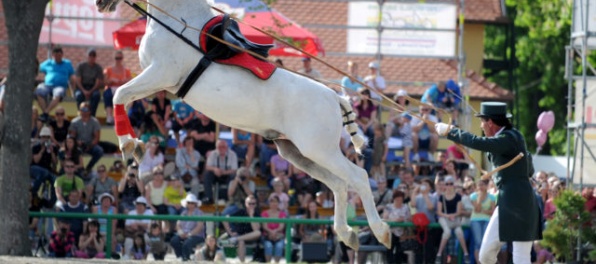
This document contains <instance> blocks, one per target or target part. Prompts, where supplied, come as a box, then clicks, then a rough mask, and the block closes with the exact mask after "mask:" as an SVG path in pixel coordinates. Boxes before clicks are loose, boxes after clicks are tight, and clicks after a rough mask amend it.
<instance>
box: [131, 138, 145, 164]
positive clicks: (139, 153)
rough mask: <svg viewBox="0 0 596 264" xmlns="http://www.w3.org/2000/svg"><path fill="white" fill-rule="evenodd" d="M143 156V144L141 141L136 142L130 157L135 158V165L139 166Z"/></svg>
mask: <svg viewBox="0 0 596 264" xmlns="http://www.w3.org/2000/svg"><path fill="white" fill-rule="evenodd" d="M144 155H145V143H143V141H140V140H136V144H135V148H134V152H133V153H132V156H133V157H135V160H136V161H137V163H139V164H141V162H142V161H143V156H144Z"/></svg>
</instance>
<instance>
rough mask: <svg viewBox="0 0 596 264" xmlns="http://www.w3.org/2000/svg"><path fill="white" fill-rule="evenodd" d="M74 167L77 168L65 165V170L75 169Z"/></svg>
mask: <svg viewBox="0 0 596 264" xmlns="http://www.w3.org/2000/svg"><path fill="white" fill-rule="evenodd" d="M74 167H75V166H74V165H65V166H64V168H66V169H72V168H74Z"/></svg>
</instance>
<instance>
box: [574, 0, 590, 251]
mask: <svg viewBox="0 0 596 264" xmlns="http://www.w3.org/2000/svg"><path fill="white" fill-rule="evenodd" d="M580 3H581V4H582V5H581V7H580V12H581V15H582V20H583V21H582V23H583V27H582V30H583V31H584V34H583V37H582V86H583V87H582V109H581V111H582V114H581V127H580V134H581V139H580V140H582V141H583V139H584V136H585V132H586V123H585V122H586V120H585V117H586V87H587V86H588V79H587V72H586V65H587V64H588V61H587V60H588V59H587V56H586V53H587V52H588V21H589V20H588V17H589V15H588V12H589V10H590V1H588V0H585V7H584V1H580ZM584 11H585V14H584ZM584 146H585V144H581V147H580V148H581V151H580V155H579V158H580V160H579V173H580V174H579V189H580V190H582V189H583V188H584ZM580 259H581V228H580V229H579V232H578V235H577V255H576V260H577V261H580Z"/></svg>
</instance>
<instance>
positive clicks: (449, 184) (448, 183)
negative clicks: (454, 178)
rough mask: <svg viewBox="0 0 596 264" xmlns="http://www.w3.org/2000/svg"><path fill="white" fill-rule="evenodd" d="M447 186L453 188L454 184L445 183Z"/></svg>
mask: <svg viewBox="0 0 596 264" xmlns="http://www.w3.org/2000/svg"><path fill="white" fill-rule="evenodd" d="M445 186H453V183H451V182H450V183H445Z"/></svg>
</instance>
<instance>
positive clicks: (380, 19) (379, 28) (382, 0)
mask: <svg viewBox="0 0 596 264" xmlns="http://www.w3.org/2000/svg"><path fill="white" fill-rule="evenodd" d="M377 2H378V3H379V13H378V16H377V21H378V23H377V54H376V56H375V57H376V60H377V62H378V63H379V69H377V72H378V71H380V68H381V67H380V66H381V41H382V39H383V38H382V34H383V25H382V22H383V4H384V3H385V0H377Z"/></svg>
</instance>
